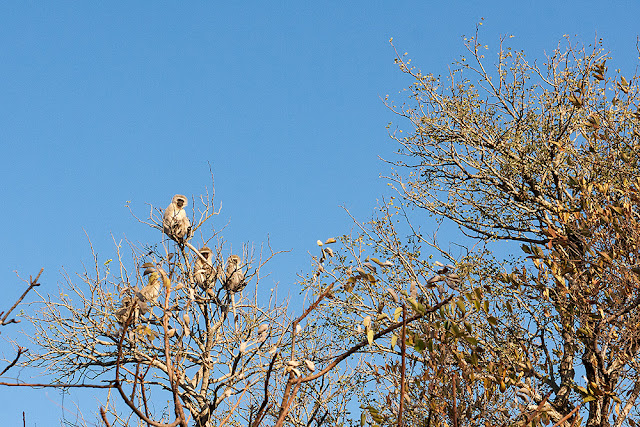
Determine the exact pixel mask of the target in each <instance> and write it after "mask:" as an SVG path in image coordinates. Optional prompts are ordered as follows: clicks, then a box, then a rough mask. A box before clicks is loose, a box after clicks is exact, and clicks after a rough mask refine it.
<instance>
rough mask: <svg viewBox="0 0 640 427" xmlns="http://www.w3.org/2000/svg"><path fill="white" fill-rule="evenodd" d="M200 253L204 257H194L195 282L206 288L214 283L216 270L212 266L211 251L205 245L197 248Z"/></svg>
mask: <svg viewBox="0 0 640 427" xmlns="http://www.w3.org/2000/svg"><path fill="white" fill-rule="evenodd" d="M198 252H200V255H202V257H203V258H205V259H206V263H205V261H203V260H202V258H200V257H199V256H197V257H196V261H195V279H196V283H197V284H198V285H200V287H202V289H204V290H207V288H208V287H209V285H210V284H212V283H215V281H216V276H217V271H216V270H215V269H214V268H213V261H212V260H211V255H212V251H211V249H209V248H208V247H206V246H203V247H202V248H200V249H199V250H198Z"/></svg>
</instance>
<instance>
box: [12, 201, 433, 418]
mask: <svg viewBox="0 0 640 427" xmlns="http://www.w3.org/2000/svg"><path fill="white" fill-rule="evenodd" d="M196 203H197V205H196V209H195V210H194V214H193V215H192V220H191V221H190V223H191V224H194V225H193V227H192V229H191V231H190V234H187V235H186V236H185V238H182V236H180V237H176V236H173V237H170V236H168V235H166V234H163V231H162V230H163V222H162V217H163V212H162V210H160V209H157V208H154V207H153V206H152V207H151V211H150V214H149V217H148V218H147V219H144V220H142V219H139V222H140V223H141V224H143V225H146V226H149V227H151V228H153V229H156V230H157V233H158V234H157V236H158V239H161V240H158V241H152V242H149V243H146V244H134V243H133V242H129V241H127V242H126V246H125V245H123V243H122V241H120V242H115V243H116V244H115V249H116V256H115V257H114V258H115V262H114V261H113V260H111V259H107V260H103V259H101V258H100V257H99V256H98V254H97V253H96V252H95V251H94V250H93V247H92V248H91V252H92V256H93V260H94V267H93V270H92V271H85V272H83V273H82V274H79V275H78V277H79V278H80V283H75V282H74V280H73V279H72V278H71V277H70V276H66V277H65V279H66V280H65V281H66V286H64V287H62V288H61V289H60V292H59V294H58V295H56V296H49V295H46V294H42V293H38V296H39V299H38V300H37V301H36V302H33V303H31V305H34V306H37V307H38V309H37V311H36V312H35V313H32V312H29V313H27V314H26V315H25V316H24V317H26V319H27V320H28V321H29V322H30V323H31V325H32V326H33V328H34V329H35V334H34V336H33V338H32V341H33V343H34V344H35V346H36V349H35V350H34V351H32V352H28V353H26V355H25V358H24V360H23V361H21V363H20V365H21V366H29V367H32V368H40V369H42V370H43V371H45V372H48V373H50V374H51V375H52V376H53V378H52V380H51V381H50V382H47V383H39V384H33V383H24V382H20V381H18V380H15V381H12V382H8V381H3V382H2V383H1V384H2V385H5V386H31V387H56V388H61V389H69V388H76V387H77V388H94V389H105V390H107V391H108V394H107V396H106V398H105V401H104V405H103V406H102V407H100V417H101V419H102V422H103V423H104V425H106V426H111V425H130V424H146V425H152V426H176V425H181V426H187V425H195V426H211V425H225V424H231V425H250V426H258V425H284V424H285V423H286V424H287V425H311V424H312V423H315V424H316V425H326V424H330V425H340V424H342V423H346V422H348V419H349V412H348V407H347V404H348V403H349V402H350V401H351V398H352V396H353V395H355V394H356V389H357V387H358V386H359V385H360V383H361V382H360V381H358V379H357V377H358V372H359V371H358V366H360V364H361V360H358V359H357V355H358V354H359V353H361V351H362V349H363V348H365V347H367V346H371V345H372V344H373V343H374V342H375V341H377V340H380V339H381V338H382V337H384V336H385V335H387V334H389V333H391V332H393V331H395V330H396V329H399V328H400V327H401V326H402V325H403V323H404V324H405V325H406V324H407V321H404V322H402V321H399V319H397V318H396V319H395V321H394V322H389V324H388V325H387V327H386V330H384V331H378V333H377V334H376V335H375V336H374V335H365V336H362V335H361V336H359V337H356V339H353V340H347V342H343V341H341V338H343V337H341V336H339V335H334V334H335V333H336V332H340V331H338V330H336V329H335V328H318V327H317V325H316V324H315V323H314V320H313V319H314V316H315V314H314V313H316V312H323V311H325V309H326V308H325V307H326V303H327V301H330V300H333V299H335V298H336V297H335V291H334V288H337V287H338V284H337V283H336V282H334V283H321V282H320V281H319V278H320V272H321V271H323V270H324V267H323V265H324V263H325V261H326V260H327V258H331V257H333V256H335V254H334V253H333V252H332V250H331V249H330V246H331V245H332V244H333V243H335V242H336V239H333V238H332V239H328V240H327V241H326V242H324V243H323V242H320V241H319V244H320V246H321V256H320V257H316V258H314V259H315V262H316V265H315V267H314V269H313V273H312V276H313V277H315V281H314V283H315V284H316V285H317V286H318V289H319V290H318V292H317V293H315V294H314V295H309V297H310V299H309V302H308V304H307V305H306V307H305V308H304V310H303V312H302V313H298V314H297V316H294V315H293V313H291V312H290V311H289V310H288V306H287V303H286V302H281V301H279V300H278V299H277V294H276V291H275V290H274V289H272V291H271V294H270V295H265V294H264V293H260V292H259V283H260V282H261V280H262V278H263V269H264V266H265V264H266V263H267V262H268V261H269V260H270V259H271V258H272V257H273V256H276V255H277V252H276V251H274V250H272V249H271V247H270V246H269V245H267V246H266V247H265V248H261V249H260V251H256V250H255V249H254V248H253V247H250V246H248V245H245V246H244V247H243V249H242V252H241V253H238V252H236V253H233V252H232V251H231V249H230V248H229V247H228V246H227V244H226V242H225V241H224V240H223V238H222V237H221V235H220V233H219V232H217V231H215V230H207V229H206V225H207V224H208V221H209V220H210V219H211V218H213V217H214V216H215V215H216V214H217V212H216V211H215V210H214V202H213V197H212V196H211V197H209V196H208V195H207V196H203V197H200V198H199V199H197V200H196ZM134 216H135V215H134ZM165 232H166V231H165ZM196 240H201V241H202V246H203V247H204V246H207V245H209V246H211V247H212V248H213V249H212V250H210V251H208V250H206V249H204V248H201V249H197V248H196V247H195V246H193V244H192V242H195V241H196ZM211 242H213V243H215V245H214V244H213V243H211ZM210 253H212V254H213V256H212V257H210V258H209V259H211V260H212V262H209V261H208V260H207V259H206V256H203V255H209V254H210ZM238 255H240V256H239V257H238V258H236V257H235V256H238ZM225 259H226V262H225ZM238 259H239V260H240V262H239V264H238V265H236V260H238ZM231 260H233V263H232V261H231ZM114 265H115V268H114V267H113V266H114ZM232 270H233V271H232ZM365 278H366V277H365ZM231 280H235V282H234V284H233V285H231ZM240 281H242V282H243V283H240ZM443 303H444V302H443ZM441 305H442V304H441ZM438 308H439V306H435V307H431V308H430V309H425V310H424V313H425V314H426V313H428V312H430V311H433V310H437V309H438ZM418 317H420V316H418ZM413 320H416V319H413ZM413 320H411V319H409V323H410V322H411V321H413ZM349 360H357V362H356V363H355V364H354V365H353V364H352V365H347V362H348V361H349Z"/></svg>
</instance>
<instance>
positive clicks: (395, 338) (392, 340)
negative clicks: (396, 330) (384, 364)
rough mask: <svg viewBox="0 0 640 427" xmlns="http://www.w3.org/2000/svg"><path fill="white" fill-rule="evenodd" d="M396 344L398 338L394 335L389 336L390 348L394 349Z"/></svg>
mask: <svg viewBox="0 0 640 427" xmlns="http://www.w3.org/2000/svg"><path fill="white" fill-rule="evenodd" d="M397 342H398V337H397V336H396V335H391V348H393V347H395V346H396V343H397Z"/></svg>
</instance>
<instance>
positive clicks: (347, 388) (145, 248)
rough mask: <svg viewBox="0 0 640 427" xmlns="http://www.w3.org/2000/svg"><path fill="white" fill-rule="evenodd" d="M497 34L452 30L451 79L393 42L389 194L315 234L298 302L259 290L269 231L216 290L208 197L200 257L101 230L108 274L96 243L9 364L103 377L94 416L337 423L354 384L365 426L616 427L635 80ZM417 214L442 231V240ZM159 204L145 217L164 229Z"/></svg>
mask: <svg viewBox="0 0 640 427" xmlns="http://www.w3.org/2000/svg"><path fill="white" fill-rule="evenodd" d="M506 42H507V39H506V38H504V39H502V40H501V41H500V48H499V50H498V53H497V60H496V63H495V67H494V68H490V67H489V66H488V65H487V61H486V59H485V58H484V53H483V52H484V51H485V50H487V47H486V46H483V45H481V44H480V43H479V42H478V34H477V32H476V34H475V35H474V37H471V38H469V39H465V46H466V47H467V49H468V51H469V55H470V56H469V58H465V57H463V58H461V60H460V61H458V62H456V63H455V67H454V68H453V69H452V71H451V73H450V75H449V77H448V81H447V80H446V79H440V78H438V77H436V76H434V75H431V74H422V73H421V72H419V71H417V70H416V69H415V68H413V67H412V66H411V65H410V61H409V60H406V59H405V56H404V55H402V56H401V55H397V58H396V62H397V63H398V65H399V67H400V69H401V71H402V72H404V73H406V74H407V75H408V76H410V78H411V79H412V80H413V83H412V84H411V86H410V88H409V93H410V97H409V99H408V101H407V102H406V103H405V104H402V105H401V106H400V107H397V106H395V104H393V103H392V102H391V101H390V100H388V99H387V105H388V106H389V108H390V109H391V110H392V111H394V112H395V113H396V114H397V115H399V116H400V117H401V118H402V120H404V121H405V123H408V124H409V126H410V130H409V131H408V132H406V133H405V132H402V133H400V130H398V131H396V132H393V133H392V134H391V136H392V138H393V139H394V140H395V141H396V142H397V143H399V144H400V149H399V154H400V157H399V159H400V160H396V161H394V162H393V164H394V165H395V166H396V173H395V174H394V175H392V176H391V177H390V180H391V182H392V183H393V185H394V187H395V189H396V190H397V192H398V195H399V196H395V197H390V198H388V199H386V200H384V199H383V201H382V203H381V204H380V206H379V209H378V210H377V212H376V214H375V215H374V217H373V219H371V220H370V221H368V222H366V223H360V222H358V221H356V220H355V219H354V223H355V224H356V226H357V229H356V232H354V233H352V234H350V235H344V236H340V237H338V238H337V239H334V238H330V239H327V240H325V241H318V246H319V254H318V255H317V256H314V257H313V258H312V267H311V268H310V270H309V271H308V273H307V274H306V275H304V276H303V277H301V279H300V282H301V285H302V287H303V289H304V290H306V292H307V296H308V298H309V302H308V304H307V305H306V308H305V309H304V310H303V312H302V313H301V314H300V315H298V316H297V317H294V316H293V315H292V314H291V313H290V311H289V309H288V308H287V306H286V303H282V302H279V301H278V300H277V298H276V295H275V294H272V295H271V296H270V297H269V298H268V301H269V302H268V303H265V304H262V303H261V301H263V297H262V296H261V295H259V293H258V291H257V289H258V288H257V284H258V283H259V281H260V279H261V277H262V273H261V271H262V269H263V268H264V265H265V263H266V262H267V261H268V260H269V259H270V258H271V257H272V256H275V255H276V252H275V251H273V250H271V248H270V247H268V246H267V248H266V250H265V251H264V252H262V251H259V252H257V253H256V252H255V251H254V250H252V249H251V248H250V247H248V246H246V247H245V248H244V249H243V251H242V256H241V259H242V260H243V262H241V264H240V265H241V266H242V267H241V270H242V274H243V275H244V277H245V279H246V281H247V282H248V283H249V286H248V287H247V288H246V289H245V290H244V291H241V292H238V293H233V292H230V291H229V286H225V285H224V283H225V280H226V277H228V274H229V273H226V274H227V276H225V272H226V267H227V266H228V265H229V262H227V263H225V259H228V258H227V257H228V255H229V254H230V249H229V247H228V246H227V245H226V244H225V242H224V240H223V239H222V237H221V236H220V235H219V234H218V232H216V230H211V231H209V232H207V231H206V230H205V227H203V226H204V225H205V224H206V223H207V220H209V219H210V218H211V217H212V216H213V215H214V214H215V211H214V209H213V201H212V199H210V198H208V197H204V198H201V199H200V204H199V206H198V211H199V214H198V215H199V218H198V219H197V220H196V218H193V220H192V221H191V223H192V224H194V227H193V231H194V234H193V235H192V236H197V238H198V239H200V240H201V241H202V243H203V244H209V242H210V241H212V239H214V238H216V239H218V240H217V242H216V244H215V248H214V250H213V253H214V254H215V259H216V261H215V262H214V263H213V264H212V266H211V269H210V271H209V270H207V268H206V267H205V268H204V271H202V270H203V269H197V268H194V266H195V265H196V263H197V260H198V259H200V262H199V263H200V265H206V262H204V261H203V260H202V259H201V258H200V257H201V255H202V253H200V252H199V250H198V249H196V248H195V247H194V246H192V244H191V242H193V241H194V239H195V238H194V237H190V238H188V239H187V241H183V240H182V239H176V240H175V241H172V240H169V239H168V238H167V237H166V236H163V237H162V241H161V242H150V243H149V244H146V245H141V246H140V245H136V244H133V243H130V242H129V247H130V249H131V254H132V255H131V258H130V259H128V258H127V257H126V256H124V254H123V249H122V246H121V245H120V243H118V244H117V245H116V247H117V250H118V256H117V260H118V262H117V268H115V269H113V270H116V273H112V269H111V267H110V265H111V264H110V263H108V262H106V263H105V262H103V261H102V260H99V259H98V257H97V255H95V254H94V259H95V271H94V272H92V273H91V274H89V273H88V272H85V273H84V274H83V275H81V277H82V281H83V283H82V284H80V285H75V284H74V283H73V281H72V280H71V278H67V279H68V284H67V289H66V290H63V291H62V292H61V294H60V295H59V297H58V298H57V299H56V298H47V297H42V299H41V301H40V304H41V306H42V310H41V311H40V314H37V315H33V316H31V317H30V318H29V319H30V320H31V321H32V323H33V325H34V326H35V327H36V328H37V329H38V334H37V336H36V342H37V343H38V344H39V345H40V346H41V348H42V349H43V351H42V352H40V353H34V354H30V355H29V358H28V359H27V361H26V362H27V364H28V365H30V366H36V367H38V366H39V367H43V368H46V369H48V370H50V371H51V372H54V373H56V374H57V375H58V378H59V379H60V380H62V379H63V378H65V379H66V382H65V383H53V384H49V385H50V386H56V387H71V386H81V387H87V386H91V387H97V388H106V389H109V390H115V391H117V393H118V394H117V396H119V400H117V401H118V402H121V401H122V402H124V403H125V404H126V406H125V409H124V410H123V409H122V408H120V407H118V406H116V404H115V402H116V400H114V399H113V398H112V397H111V395H109V397H108V400H107V403H106V405H105V407H106V409H103V411H102V417H103V421H104V423H105V424H106V425H110V423H114V424H121V425H126V424H129V423H130V419H129V417H133V419H137V420H139V422H144V423H147V424H150V425H188V424H189V423H191V422H192V423H194V424H195V425H203V426H204V425H224V424H226V423H229V424H242V425H245V424H246V425H266V424H269V425H271V424H273V425H284V424H287V425H312V424H313V423H315V424H317V425H322V424H325V425H341V424H342V425H344V424H346V423H350V422H352V420H350V417H349V416H348V414H347V409H348V408H349V407H348V402H349V400H350V399H351V398H352V395H354V394H357V395H358V396H359V398H360V400H361V402H362V412H361V414H360V415H361V417H360V425H361V426H364V425H365V424H367V423H368V424H369V425H373V426H376V425H379V426H382V425H398V426H401V425H426V426H449V425H453V426H454V427H458V426H462V425H469V426H493V425H499V426H507V425H522V426H524V425H542V424H545V425H546V424H549V423H552V425H557V426H571V425H573V426H575V425H582V424H583V422H585V423H586V425H588V426H610V425H614V426H616V427H617V426H621V425H623V424H624V423H625V422H627V423H628V424H629V425H631V426H634V425H635V424H636V421H635V418H637V417H638V416H640V414H639V413H638V412H639V411H638V409H636V406H638V405H637V403H638V398H639V397H640V373H639V370H638V368H639V366H638V362H637V356H638V352H639V351H640V347H639V341H638V334H639V333H640V331H639V330H638V325H639V324H640V309H639V308H638V305H639V304H640V292H639V285H640V263H639V261H638V258H639V253H638V246H637V243H636V242H637V239H638V237H639V236H640V229H639V225H640V222H639V219H640V218H639V204H640V195H639V191H640V174H639V173H638V154H640V153H639V151H640V110H639V109H638V105H639V104H640V95H639V91H638V84H637V82H638V79H639V77H638V76H633V77H624V76H623V75H622V74H621V73H620V71H616V72H614V73H612V72H610V71H609V70H608V68H607V65H606V64H607V61H610V59H611V58H609V57H608V54H607V53H605V52H604V51H603V50H602V47H601V44H600V43H597V44H596V45H595V46H586V47H584V46H582V47H581V46H575V45H573V44H571V43H570V41H569V40H567V41H565V42H561V43H560V44H559V45H558V48H557V49H556V50H554V51H553V53H552V54H550V55H548V56H547V57H546V58H545V61H544V63H543V64H542V66H539V65H537V63H535V62H533V63H531V62H529V61H527V59H526V57H525V55H524V53H522V52H519V51H515V50H513V49H512V48H510V47H509V46H506ZM424 212H426V213H427V214H429V215H431V216H434V217H435V218H436V219H437V220H438V221H440V222H441V223H442V224H446V223H447V222H448V223H453V224H456V225H457V227H458V228H459V230H460V231H461V232H462V235H461V236H460V238H459V240H458V241H456V242H455V246H453V248H454V249H453V250H452V248H451V246H449V247H448V248H446V249H445V248H443V245H442V244H441V242H440V241H439V240H438V237H437V235H436V234H435V233H434V234H433V236H429V235H426V234H425V233H424V232H423V231H422V228H421V227H420V224H421V223H422V218H423V217H424ZM160 213H161V212H160V211H159V210H157V209H153V208H152V210H151V214H150V217H149V219H148V220H145V221H141V222H143V223H145V224H147V225H148V226H151V227H153V228H157V229H158V230H161V229H162V227H161V221H160V220H159V217H158V214H160ZM194 216H195V214H194ZM160 235H161V234H160V231H159V232H158V236H160ZM517 245H521V250H522V253H521V254H519V252H517V253H516V252H514V249H515V248H517ZM211 246H214V245H211ZM454 250H455V251H456V252H457V253H453V252H454ZM505 252H514V253H513V254H512V255H511V256H503V255H501V253H502V254H503V253H505ZM236 255H237V254H236ZM434 258H435V259H434ZM218 267H219V268H218ZM210 274H213V275H214V276H217V277H218V278H217V279H214V280H213V281H212V285H211V286H201V285H200V283H201V282H203V277H207V276H208V275H210ZM205 281H206V280H205ZM155 289H157V292H155V291H154V290H155ZM68 295H74V299H73V300H72V299H71V298H70V297H69V296H68ZM155 298H157V301H156V300H155ZM583 378H584V379H583ZM99 381H102V382H99ZM4 384H7V383H4ZM14 385H15V384H14ZM163 393H164V394H163ZM158 394H162V395H163V396H165V397H166V396H168V399H167V398H164V397H162V398H159V397H157V395H158ZM152 396H153V397H152ZM163 399H164V400H163ZM167 400H168V401H169V404H168V405H164V403H161V402H165V401H167ZM170 412H171V413H173V415H172V416H171V417H170V416H169V415H168V414H169V413H170ZM110 420H111V421H110Z"/></svg>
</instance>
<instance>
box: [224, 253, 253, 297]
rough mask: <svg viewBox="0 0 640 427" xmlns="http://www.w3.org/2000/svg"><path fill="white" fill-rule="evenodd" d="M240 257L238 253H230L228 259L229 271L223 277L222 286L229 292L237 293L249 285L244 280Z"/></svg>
mask: <svg viewBox="0 0 640 427" xmlns="http://www.w3.org/2000/svg"><path fill="white" fill-rule="evenodd" d="M240 263H241V261H240V257H239V256H238V255H230V256H229V258H228V259H227V271H226V275H224V277H221V280H222V279H224V281H223V282H222V287H223V288H224V289H226V290H228V291H229V292H231V293H232V294H233V293H236V292H240V291H241V290H243V289H244V287H245V286H247V283H246V282H245V280H244V273H243V272H242V270H241V269H240Z"/></svg>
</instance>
